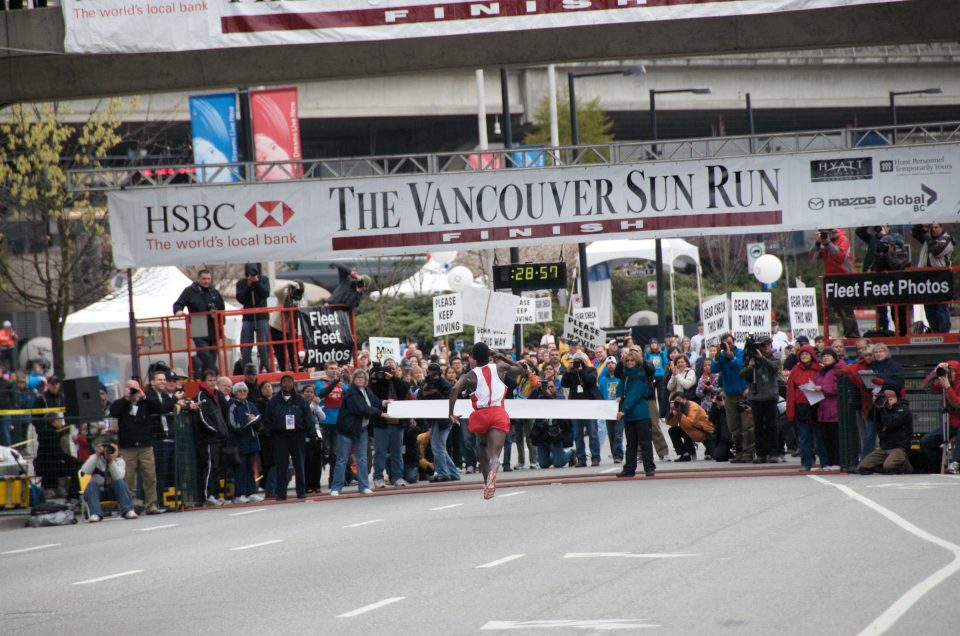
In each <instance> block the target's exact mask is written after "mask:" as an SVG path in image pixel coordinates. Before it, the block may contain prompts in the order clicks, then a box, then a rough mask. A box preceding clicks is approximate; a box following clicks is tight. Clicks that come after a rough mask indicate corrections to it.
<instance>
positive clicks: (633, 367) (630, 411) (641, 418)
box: [617, 348, 657, 477]
mask: <svg viewBox="0 0 960 636" xmlns="http://www.w3.org/2000/svg"><path fill="white" fill-rule="evenodd" d="M621 363H622V364H623V372H622V376H623V377H622V378H621V381H620V385H619V386H618V387H617V396H618V397H619V398H620V407H619V409H618V412H617V419H618V420H623V423H624V424H623V430H624V433H626V436H627V450H626V455H625V457H624V463H623V470H621V471H620V472H619V473H617V477H633V476H634V475H635V474H636V472H637V447H638V446H639V450H640V455H641V457H642V458H643V472H644V474H645V475H646V476H647V477H653V476H654V474H655V472H656V468H657V466H656V464H654V463H653V436H652V432H651V422H650V408H649V406H648V404H647V399H648V398H649V396H650V394H651V390H650V387H651V384H652V383H653V381H654V373H655V370H654V368H653V365H651V364H649V363H646V364H645V363H644V360H643V356H642V353H641V352H640V350H639V349H637V348H631V349H628V350H626V351H624V353H623V356H622V357H621Z"/></svg>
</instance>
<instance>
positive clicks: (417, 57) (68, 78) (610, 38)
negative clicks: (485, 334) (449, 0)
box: [0, 0, 960, 103]
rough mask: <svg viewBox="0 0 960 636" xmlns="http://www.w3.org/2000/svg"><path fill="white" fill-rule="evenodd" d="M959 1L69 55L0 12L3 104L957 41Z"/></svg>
mask: <svg viewBox="0 0 960 636" xmlns="http://www.w3.org/2000/svg"><path fill="white" fill-rule="evenodd" d="M958 34H960V2H956V1H955V0H906V1H904V2H893V3H883V4H869V5H857V6H851V7H841V8H834V9H822V10H817V11H799V12H784V13H776V14H764V15H749V16H737V17H724V18H712V19H697V20H681V21H673V22H667V23H656V22H649V23H632V24H622V25H613V26H609V25H606V26H593V27H579V28H573V29H571V28H567V29H544V30H531V31H526V32H524V33H522V34H516V33H497V34H485V35H464V36H452V37H445V38H433V39H408V40H392V41H381V42H355V43H338V44H316V45H288V46H273V47H249V48H233V49H221V50H208V51H190V52H183V53H161V54H134V55H66V54H64V51H63V20H62V16H61V14H60V9H59V8H58V7H52V8H41V9H32V10H27V11H13V12H5V13H0V103H11V102H18V101H38V100H45V99H69V98H80V97H93V96H99V95H128V94H134V93H154V92H169V91H178V90H191V89H197V88H205V89H210V88H215V87H236V86H249V85H260V84H277V83H300V82H306V81H311V80H318V79H333V78H364V77H368V76H371V75H375V76H385V75H396V74H406V73H411V72H414V71H416V72H424V71H435V70H443V69H460V70H467V69H473V68H482V67H496V66H503V65H506V66H513V67H522V66H530V65H538V64H546V63H553V62H563V61H568V60H581V61H583V60H609V59H611V58H658V57H672V56H691V55H692V56H696V55H709V54H731V53H755V52H762V51H783V50H797V49H815V48H820V47H825V48H834V47H837V46H867V45H876V44H886V45H892V44H907V43H916V42H951V41H955V40H956V39H957V37H958Z"/></svg>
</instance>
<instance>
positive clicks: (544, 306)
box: [536, 296, 553, 322]
mask: <svg viewBox="0 0 960 636" xmlns="http://www.w3.org/2000/svg"><path fill="white" fill-rule="evenodd" d="M551 320H553V301H552V300H551V299H550V297H549V296H541V297H539V298H537V299H536V321H537V322H550V321H551Z"/></svg>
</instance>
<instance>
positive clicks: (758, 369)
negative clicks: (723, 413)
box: [728, 336, 781, 464]
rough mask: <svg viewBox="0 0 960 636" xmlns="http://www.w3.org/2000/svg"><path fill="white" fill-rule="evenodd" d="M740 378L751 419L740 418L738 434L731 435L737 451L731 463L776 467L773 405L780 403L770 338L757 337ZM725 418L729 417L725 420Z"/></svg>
mask: <svg viewBox="0 0 960 636" xmlns="http://www.w3.org/2000/svg"><path fill="white" fill-rule="evenodd" d="M743 357H744V360H745V361H744V364H743V367H742V368H741V369H740V378H741V379H743V380H746V381H747V383H748V385H747V399H748V400H750V411H751V413H752V415H753V417H752V418H744V419H743V424H742V425H741V427H740V429H739V431H736V432H734V433H733V435H734V439H733V445H734V446H735V447H736V448H738V449H740V453H739V455H738V456H737V457H734V458H733V459H732V460H730V461H731V462H737V463H745V462H749V461H752V462H753V463H755V464H766V463H770V464H776V463H779V462H780V452H779V449H778V448H777V415H778V413H777V401H778V400H779V399H780V385H779V382H780V378H781V375H780V362H779V360H777V358H776V356H774V355H773V338H771V337H770V336H761V337H760V338H759V339H758V340H757V346H756V348H754V349H753V350H752V353H751V354H750V355H747V354H746V353H744V356H743ZM728 417H729V416H728Z"/></svg>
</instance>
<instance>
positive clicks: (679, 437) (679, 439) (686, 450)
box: [667, 425, 697, 457]
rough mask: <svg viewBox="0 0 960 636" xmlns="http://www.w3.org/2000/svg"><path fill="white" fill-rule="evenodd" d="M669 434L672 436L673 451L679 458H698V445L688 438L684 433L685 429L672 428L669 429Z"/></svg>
mask: <svg viewBox="0 0 960 636" xmlns="http://www.w3.org/2000/svg"><path fill="white" fill-rule="evenodd" d="M667 433H668V434H669V435H670V441H672V442H673V451H674V452H675V453H676V454H677V456H680V455H683V454H687V455H689V456H690V457H696V456H697V445H696V444H695V443H694V441H693V440H692V439H690V438H689V437H687V434H686V433H684V432H683V429H682V428H680V426H679V425H678V426H671V427H670V428H669V429H667Z"/></svg>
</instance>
